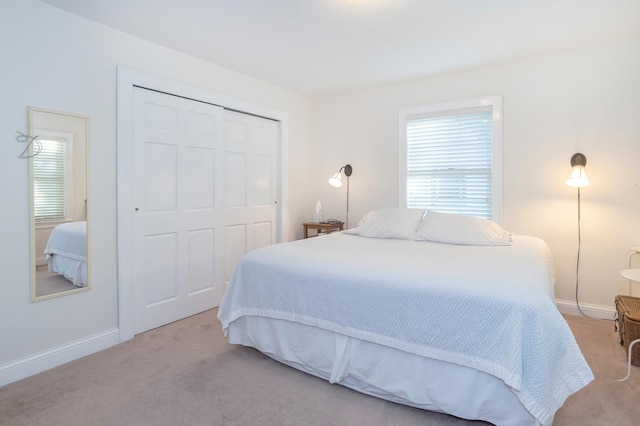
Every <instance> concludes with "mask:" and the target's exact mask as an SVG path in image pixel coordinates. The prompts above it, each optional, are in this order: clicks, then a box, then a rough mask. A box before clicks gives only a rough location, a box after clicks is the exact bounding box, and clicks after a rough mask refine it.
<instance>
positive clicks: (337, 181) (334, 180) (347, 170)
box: [329, 164, 353, 229]
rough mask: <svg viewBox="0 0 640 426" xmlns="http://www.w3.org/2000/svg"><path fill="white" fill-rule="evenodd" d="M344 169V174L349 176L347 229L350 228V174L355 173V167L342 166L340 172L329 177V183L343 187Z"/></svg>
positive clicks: (349, 165) (336, 186)
mask: <svg viewBox="0 0 640 426" xmlns="http://www.w3.org/2000/svg"><path fill="white" fill-rule="evenodd" d="M343 170H344V175H345V176H346V177H347V218H346V221H345V225H346V228H345V229H349V176H351V173H353V167H351V164H347V165H346V166H342V167H340V170H338V172H337V173H336V174H335V175H333V176H331V178H330V179H329V184H330V185H331V186H333V187H335V188H341V187H342V171H343Z"/></svg>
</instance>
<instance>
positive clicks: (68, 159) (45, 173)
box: [33, 134, 73, 222]
mask: <svg viewBox="0 0 640 426" xmlns="http://www.w3.org/2000/svg"><path fill="white" fill-rule="evenodd" d="M38 140H39V142H40V152H39V153H38V155H36V156H34V157H33V214H34V218H35V220H36V222H43V221H48V220H73V216H72V214H71V212H72V211H73V208H72V201H73V154H72V153H73V146H72V144H73V134H68V135H66V136H60V137H52V136H51V135H46V134H45V135H38Z"/></svg>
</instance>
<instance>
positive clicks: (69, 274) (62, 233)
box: [28, 108, 91, 302]
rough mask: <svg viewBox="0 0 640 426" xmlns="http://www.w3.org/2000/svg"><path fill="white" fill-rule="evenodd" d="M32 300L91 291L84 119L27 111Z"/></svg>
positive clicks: (85, 121)
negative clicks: (30, 140) (29, 139)
mask: <svg viewBox="0 0 640 426" xmlns="http://www.w3.org/2000/svg"><path fill="white" fill-rule="evenodd" d="M28 120H29V133H30V136H31V137H32V138H33V139H32V142H31V145H30V148H29V181H30V185H29V192H30V196H31V209H30V212H31V301H33V302H36V301H40V300H46V299H50V298H53V297H58V296H63V295H68V294H73V293H77V292H81V291H86V290H89V289H90V288H91V279H90V276H91V273H90V271H91V270H90V268H89V266H90V256H89V253H90V251H91V250H90V245H89V241H90V238H89V233H88V230H89V226H88V223H89V222H88V221H89V202H88V195H89V194H88V183H87V168H88V155H87V154H88V146H89V117H88V116H86V115H80V114H71V113H67V112H60V111H52V110H46V109H40V108H29V109H28Z"/></svg>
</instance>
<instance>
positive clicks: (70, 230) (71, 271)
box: [44, 221, 87, 287]
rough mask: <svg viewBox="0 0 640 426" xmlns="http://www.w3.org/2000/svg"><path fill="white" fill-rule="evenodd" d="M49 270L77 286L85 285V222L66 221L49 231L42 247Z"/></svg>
mask: <svg viewBox="0 0 640 426" xmlns="http://www.w3.org/2000/svg"><path fill="white" fill-rule="evenodd" d="M44 254H45V257H46V259H47V264H48V266H49V272H56V273H58V274H61V275H64V277H65V278H66V279H67V280H69V281H70V282H72V283H73V284H74V285H76V286H78V287H86V286H87V222H86V221H77V222H68V223H63V224H61V225H58V226H56V227H55V228H53V231H51V235H50V236H49V240H48V241H47V245H46V247H45V249H44Z"/></svg>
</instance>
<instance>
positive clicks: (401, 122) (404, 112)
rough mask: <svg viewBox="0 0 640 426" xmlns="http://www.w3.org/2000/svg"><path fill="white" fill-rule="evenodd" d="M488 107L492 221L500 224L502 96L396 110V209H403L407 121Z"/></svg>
mask: <svg viewBox="0 0 640 426" xmlns="http://www.w3.org/2000/svg"><path fill="white" fill-rule="evenodd" d="M487 106H488V107H491V112H492V114H491V115H492V125H491V126H492V142H491V147H492V165H491V174H492V175H491V176H492V179H491V190H492V203H491V214H492V220H493V221H494V222H496V223H498V224H500V225H502V218H503V217H502V216H503V215H502V213H503V188H504V177H503V130H502V127H503V113H502V95H492V96H484V97H480V98H471V99H463V100H457V101H450V102H440V103H434V104H428V105H419V106H412V107H404V108H400V110H399V111H398V206H401V207H406V206H407V121H409V120H410V118H411V117H412V116H417V115H422V114H438V115H448V114H447V112H451V115H454V114H455V113H456V112H457V111H460V110H465V109H469V108H478V107H487Z"/></svg>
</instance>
